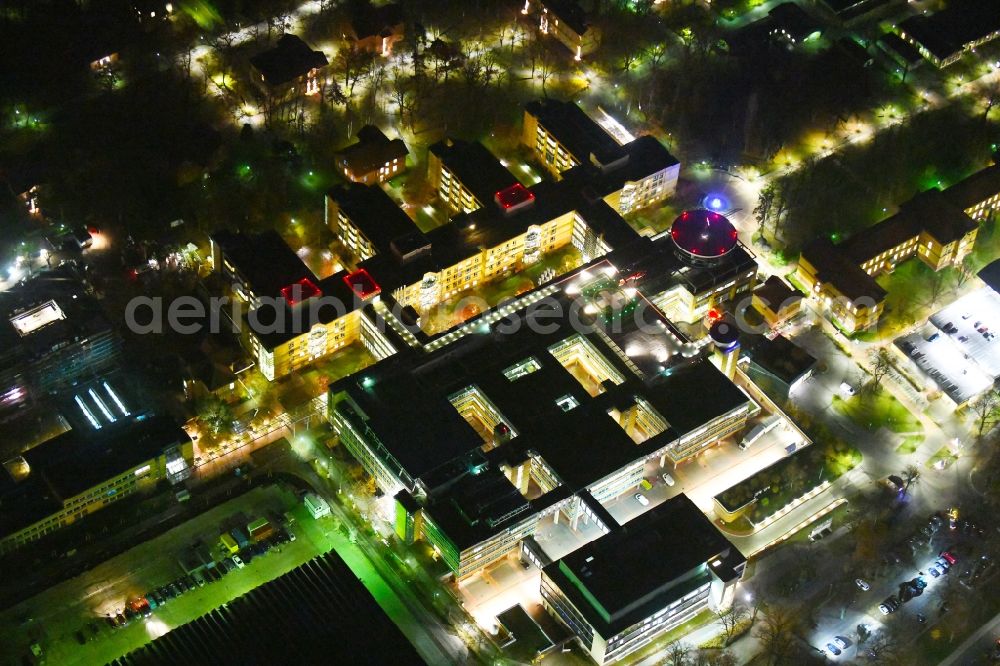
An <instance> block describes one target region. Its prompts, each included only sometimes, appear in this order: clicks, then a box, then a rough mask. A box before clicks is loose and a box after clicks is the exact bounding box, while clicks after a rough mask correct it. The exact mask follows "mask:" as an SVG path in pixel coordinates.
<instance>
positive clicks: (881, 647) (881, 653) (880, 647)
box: [866, 629, 899, 664]
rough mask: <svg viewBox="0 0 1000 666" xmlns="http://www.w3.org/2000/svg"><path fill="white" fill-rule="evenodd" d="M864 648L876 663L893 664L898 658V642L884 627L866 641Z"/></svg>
mask: <svg viewBox="0 0 1000 666" xmlns="http://www.w3.org/2000/svg"><path fill="white" fill-rule="evenodd" d="M866 649H867V651H868V656H869V657H870V658H871V660H872V661H874V662H875V663H876V664H894V663H896V661H897V659H898V658H899V643H898V642H897V641H896V639H895V637H893V636H892V635H891V634H890V633H889V632H888V631H886V630H884V629H883V630H882V631H879V632H877V633H875V634H873V635H872V636H871V637H870V638H869V639H868V640H867V641H866Z"/></svg>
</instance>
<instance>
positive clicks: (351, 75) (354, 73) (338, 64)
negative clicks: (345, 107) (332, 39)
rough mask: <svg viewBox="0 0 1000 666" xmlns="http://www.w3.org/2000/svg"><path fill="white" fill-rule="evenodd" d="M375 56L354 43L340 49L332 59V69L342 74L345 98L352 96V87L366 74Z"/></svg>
mask: <svg viewBox="0 0 1000 666" xmlns="http://www.w3.org/2000/svg"><path fill="white" fill-rule="evenodd" d="M374 59H375V56H374V54H373V53H371V52H369V51H363V50H361V49H359V48H357V47H356V46H354V45H351V46H348V47H345V48H342V49H340V50H339V51H338V52H337V57H336V59H335V60H334V69H335V71H337V72H339V73H340V74H341V76H343V80H344V89H345V90H346V91H347V98H348V99H349V100H350V99H353V98H354V88H355V86H357V85H358V83H359V82H360V81H361V80H362V79H364V78H365V77H366V76H368V74H369V71H370V69H371V64H372V62H373V61H374Z"/></svg>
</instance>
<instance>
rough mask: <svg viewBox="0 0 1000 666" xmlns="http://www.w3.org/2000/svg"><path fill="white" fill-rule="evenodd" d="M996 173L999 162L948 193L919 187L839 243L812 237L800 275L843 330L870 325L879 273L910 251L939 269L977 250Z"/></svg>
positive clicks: (999, 180) (878, 306)
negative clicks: (895, 207)
mask: <svg viewBox="0 0 1000 666" xmlns="http://www.w3.org/2000/svg"><path fill="white" fill-rule="evenodd" d="M997 174H998V172H997V169H996V167H989V168H987V169H984V170H982V171H980V172H978V173H976V174H973V175H972V176H970V177H969V178H967V179H966V180H964V181H962V182H960V183H956V184H955V185H953V186H952V187H950V188H949V189H948V190H946V191H944V192H942V191H940V190H936V189H932V190H927V191H925V192H921V193H920V194H918V195H916V196H915V197H913V198H912V199H910V200H909V201H907V202H906V203H904V204H902V205H901V206H900V211H899V212H898V213H897V214H896V215H893V216H892V217H889V218H887V219H885V220H883V221H882V222H879V223H878V224H876V225H875V226H873V227H871V228H869V229H866V230H864V231H862V232H860V233H857V234H855V235H854V236H852V237H851V238H850V239H848V240H847V241H845V242H843V243H841V244H840V245H837V246H834V245H833V243H831V242H830V241H829V240H827V239H824V238H821V239H817V240H816V241H813V242H812V243H810V244H809V245H807V246H806V248H805V249H803V251H802V254H801V256H800V257H799V264H798V268H797V270H796V273H795V276H796V279H797V280H798V281H799V282H800V283H801V284H802V286H803V287H804V288H805V289H806V290H807V292H808V295H809V296H810V297H812V298H813V299H814V300H816V301H817V302H818V303H820V304H821V305H823V306H824V307H826V308H828V309H829V310H830V313H831V315H832V317H833V320H834V322H835V323H837V325H839V326H840V327H841V328H843V329H844V330H845V331H846V332H848V333H854V332H856V331H860V330H865V329H868V328H871V327H872V326H874V325H875V324H876V322H877V321H878V318H879V316H880V315H881V313H882V310H883V307H884V300H885V296H886V293H885V290H884V289H882V287H880V286H879V285H878V283H876V282H875V279H874V278H875V277H877V276H878V275H880V274H882V273H884V272H888V271H892V270H893V269H894V268H895V267H896V266H897V265H898V264H899V263H900V262H902V261H905V260H907V259H909V258H910V257H913V256H917V257H919V258H920V260H921V261H923V262H924V263H925V264H927V265H928V266H930V267H931V268H933V269H934V270H935V271H939V270H941V269H943V268H946V267H948V266H957V265H960V264H961V262H962V260H963V259H964V258H965V257H966V256H967V255H968V254H969V253H970V252H971V251H972V248H973V245H974V244H975V241H976V235H977V233H978V231H979V225H978V224H977V219H983V218H984V217H986V216H987V215H989V214H990V213H991V212H992V211H993V210H994V208H995V207H996V206H997V203H998V201H1000V191H998V190H1000V177H998V175H997ZM972 215H977V216H978V217H977V218H973V217H972Z"/></svg>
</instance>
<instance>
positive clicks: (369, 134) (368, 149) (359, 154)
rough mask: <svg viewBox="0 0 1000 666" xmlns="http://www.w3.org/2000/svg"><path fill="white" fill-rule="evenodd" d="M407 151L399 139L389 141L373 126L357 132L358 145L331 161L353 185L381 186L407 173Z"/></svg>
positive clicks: (366, 126) (353, 144)
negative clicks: (334, 161) (333, 161)
mask: <svg viewBox="0 0 1000 666" xmlns="http://www.w3.org/2000/svg"><path fill="white" fill-rule="evenodd" d="M408 154H409V151H408V150H407V149H406V144H405V143H403V140H402V139H391V140H390V139H389V137H387V136H386V135H385V134H384V133H383V132H382V130H380V129H379V128H377V127H375V126H374V125H365V126H364V127H362V128H361V129H360V130H358V141H357V143H352V144H351V145H350V146H347V147H346V148H344V149H343V150H341V151H340V152H338V153H337V154H336V155H334V159H335V160H336V163H337V168H338V169H340V171H341V172H342V173H343V174H344V176H345V177H346V178H347V179H348V180H350V181H351V182H354V183H361V184H363V185H375V184H378V183H384V182H385V181H387V180H389V179H390V178H395V177H396V176H398V175H399V174H401V173H403V172H404V171H406V156H407V155H408Z"/></svg>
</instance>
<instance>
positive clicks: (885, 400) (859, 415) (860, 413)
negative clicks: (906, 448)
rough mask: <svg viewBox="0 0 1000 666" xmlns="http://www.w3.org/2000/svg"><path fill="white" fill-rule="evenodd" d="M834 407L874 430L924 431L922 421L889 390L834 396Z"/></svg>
mask: <svg viewBox="0 0 1000 666" xmlns="http://www.w3.org/2000/svg"><path fill="white" fill-rule="evenodd" d="M833 408H834V409H835V410H837V412H838V413H839V414H842V415H844V416H846V417H848V418H849V419H851V420H852V421H854V422H855V423H856V424H858V425H859V426H861V427H862V428H864V429H865V430H870V431H872V432H874V431H876V430H878V429H880V428H888V429H889V430H892V431H893V432H907V433H914V432H922V431H923V429H924V427H923V426H922V425H921V424H920V421H919V420H918V419H917V417H915V416H914V415H913V414H911V413H910V411H909V410H908V409H907V408H906V407H904V406H903V404H902V403H901V402H899V401H898V400H896V398H895V397H893V395H892V394H891V393H889V392H888V391H885V390H882V391H879V392H878V393H875V394H866V395H860V394H859V395H855V396H852V397H850V398H847V399H846V400H845V399H844V398H841V397H840V396H834V398H833Z"/></svg>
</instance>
